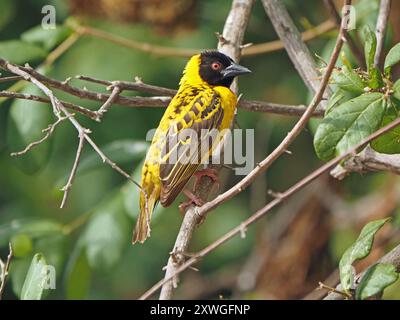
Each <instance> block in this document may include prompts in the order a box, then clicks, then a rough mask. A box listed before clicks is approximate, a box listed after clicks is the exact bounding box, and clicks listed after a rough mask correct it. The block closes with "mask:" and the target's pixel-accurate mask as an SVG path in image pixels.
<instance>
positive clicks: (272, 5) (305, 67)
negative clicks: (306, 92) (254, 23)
mask: <svg viewBox="0 0 400 320" xmlns="http://www.w3.org/2000/svg"><path fill="white" fill-rule="evenodd" d="M262 3H263V5H264V9H265V11H266V12H267V14H268V16H269V18H270V20H271V22H272V24H273V26H274V28H275V31H276V33H277V34H278V36H279V38H280V39H281V41H282V42H283V44H284V46H285V49H286V52H287V53H288V55H289V57H290V60H292V62H293V64H294V66H295V68H296V70H297V72H298V73H299V75H300V76H301V78H302V79H303V82H304V83H305V84H306V86H307V87H308V88H309V89H310V90H311V92H314V93H316V92H318V90H319V88H320V81H319V80H318V79H319V74H318V73H317V71H316V64H315V61H314V59H313V57H312V55H311V53H310V50H309V49H308V48H307V46H306V45H305V44H304V42H303V41H302V40H301V35H300V32H299V31H298V30H297V28H296V26H295V24H294V22H293V20H292V19H291V17H290V15H289V13H288V12H287V10H286V9H285V7H284V5H283V3H282V1H280V0H262ZM327 95H328V96H329V95H330V90H329V89H328V90H327Z"/></svg>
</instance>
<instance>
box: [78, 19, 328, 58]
mask: <svg viewBox="0 0 400 320" xmlns="http://www.w3.org/2000/svg"><path fill="white" fill-rule="evenodd" d="M334 27H335V24H334V23H333V22H332V21H330V20H327V21H324V22H322V23H321V24H320V25H317V26H315V27H314V28H311V29H309V30H306V31H304V32H303V33H302V34H301V38H302V40H303V41H305V42H307V41H310V40H312V39H315V38H317V37H318V36H320V35H322V34H324V33H326V32H328V31H330V30H332V29H333V28H334ZM73 28H75V29H76V31H77V32H78V33H80V34H83V35H87V36H92V37H96V38H99V39H103V40H106V41H109V42H112V43H115V44H118V45H121V46H124V47H127V48H131V49H135V50H139V51H143V52H148V53H151V54H155V55H158V56H173V57H187V58H188V57H191V56H193V55H195V54H197V53H199V52H200V51H202V50H204V49H182V48H173V47H164V46H159V45H154V44H150V43H145V42H140V41H136V40H132V39H127V38H123V37H121V36H118V35H115V34H111V33H108V32H106V31H103V30H100V29H97V28H94V27H89V26H83V27H76V26H73ZM282 49H284V45H283V43H282V41H280V40H275V41H270V42H265V43H258V44H254V45H251V46H249V47H247V48H243V50H242V55H243V56H254V55H259V54H265V53H269V52H274V51H278V50H282Z"/></svg>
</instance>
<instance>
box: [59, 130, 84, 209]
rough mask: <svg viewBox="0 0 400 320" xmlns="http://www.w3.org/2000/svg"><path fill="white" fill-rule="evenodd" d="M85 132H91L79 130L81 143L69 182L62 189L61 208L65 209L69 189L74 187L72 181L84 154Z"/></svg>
mask: <svg viewBox="0 0 400 320" xmlns="http://www.w3.org/2000/svg"><path fill="white" fill-rule="evenodd" d="M85 133H89V132H88V131H87V132H79V144H78V149H77V151H76V155H75V161H74V164H73V166H72V170H71V173H70V175H69V178H68V181H67V184H66V185H65V186H64V187H63V188H62V189H61V190H62V191H63V192H64V195H63V199H62V201H61V205H60V208H61V209H63V208H64V207H65V204H66V202H67V199H68V195H69V191H70V190H71V188H72V182H73V180H74V178H75V176H76V172H77V170H78V165H79V161H80V159H81V155H82V150H83V146H84V144H85Z"/></svg>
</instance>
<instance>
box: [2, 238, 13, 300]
mask: <svg viewBox="0 0 400 320" xmlns="http://www.w3.org/2000/svg"><path fill="white" fill-rule="evenodd" d="M8 247H9V253H8V256H7V260H6V262H5V263H4V262H3V261H2V260H1V259H0V300H2V299H3V293H4V289H5V288H6V283H7V278H8V272H9V270H10V263H11V259H12V257H13V250H12V246H11V243H9V244H8Z"/></svg>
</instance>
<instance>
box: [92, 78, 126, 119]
mask: <svg viewBox="0 0 400 320" xmlns="http://www.w3.org/2000/svg"><path fill="white" fill-rule="evenodd" d="M121 91H122V90H121V88H120V87H119V86H115V87H113V89H112V92H111V94H110V96H109V97H108V99H107V101H106V102H104V104H103V105H102V106H101V107H100V108H99V110H97V111H96V113H97V115H98V119H101V118H102V117H103V115H104V114H105V113H106V112H107V111H108V110H109V109H110V108H111V106H112V105H113V103H114V101H115V100H116V99H117V98H118V96H119V94H120V93H121Z"/></svg>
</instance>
